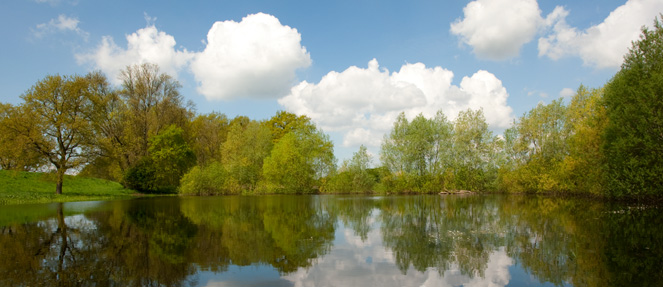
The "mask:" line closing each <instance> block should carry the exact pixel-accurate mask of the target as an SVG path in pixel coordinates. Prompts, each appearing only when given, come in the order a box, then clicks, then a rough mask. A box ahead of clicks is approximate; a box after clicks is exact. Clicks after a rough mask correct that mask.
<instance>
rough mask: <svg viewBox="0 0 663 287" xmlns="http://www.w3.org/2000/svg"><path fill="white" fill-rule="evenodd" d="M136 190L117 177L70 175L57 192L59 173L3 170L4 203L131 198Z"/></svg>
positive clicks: (0, 187) (0, 190) (0, 200)
mask: <svg viewBox="0 0 663 287" xmlns="http://www.w3.org/2000/svg"><path fill="white" fill-rule="evenodd" d="M134 195H135V191H133V190H130V189H126V188H124V187H122V185H121V184H119V183H117V182H113V181H108V180H103V179H98V178H86V177H77V176H70V175H66V176H65V179H64V184H63V192H62V194H60V195H57V194H55V174H52V173H37V172H22V171H11V170H0V205H7V204H25V203H48V202H69V201H90V200H111V199H122V198H131V197H132V196H134Z"/></svg>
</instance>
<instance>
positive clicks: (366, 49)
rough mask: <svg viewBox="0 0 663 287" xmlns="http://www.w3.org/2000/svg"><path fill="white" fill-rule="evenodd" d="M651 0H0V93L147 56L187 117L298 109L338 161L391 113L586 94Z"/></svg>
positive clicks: (496, 122) (611, 70)
mask: <svg viewBox="0 0 663 287" xmlns="http://www.w3.org/2000/svg"><path fill="white" fill-rule="evenodd" d="M660 13H663V0H628V1H623V0H622V1H613V0H584V1H542V0H539V1H537V0H475V1H460V0H450V1H387V0H372V1H361V0H354V1H343V0H342V1H174V0H165V1H156V0H142V1H125V0H115V1H101V0H98V1H89V0H6V1H2V3H0V38H2V39H3V41H2V45H0V67H2V68H1V69H0V86H1V87H2V90H1V91H0V102H4V103H11V104H20V103H21V101H22V100H21V98H20V96H21V95H22V94H23V93H24V92H25V91H26V90H28V89H29V88H30V87H31V86H32V85H34V84H35V83H36V82H37V81H39V80H40V79H43V78H44V77H45V76H47V75H53V74H61V75H73V74H79V75H83V74H86V73H88V72H90V71H94V70H100V71H102V72H103V73H105V74H106V76H107V77H108V78H109V80H110V82H111V83H113V84H115V85H117V84H119V80H118V79H117V75H118V74H119V71H121V70H122V69H124V68H125V67H126V66H128V65H132V64H139V63H145V62H150V63H155V64H158V65H159V67H160V69H161V71H162V72H165V73H168V74H170V75H171V76H173V77H175V78H176V79H177V80H178V81H179V82H180V83H181V85H182V89H181V93H182V95H183V96H184V98H185V99H187V100H191V101H192V102H193V103H194V104H195V106H196V110H197V112H198V113H201V114H203V113H210V112H220V113H224V114H226V115H228V116H229V117H234V116H238V115H245V116H249V117H250V118H252V119H256V120H262V119H269V118H270V117H272V116H273V115H275V114H276V112H277V111H279V110H285V111H288V112H292V113H296V114H299V115H302V114H303V115H307V116H308V117H310V118H311V119H312V120H313V122H315V124H316V125H317V126H318V127H319V128H321V129H322V130H323V131H324V132H325V133H327V134H329V135H330V138H331V139H332V140H333V141H334V145H335V151H336V155H337V157H338V158H339V159H341V160H342V159H344V158H348V157H351V155H352V153H353V152H355V151H357V150H358V148H359V146H360V145H362V144H363V145H366V146H367V147H368V149H369V152H371V153H372V154H374V155H375V156H374V161H377V160H378V158H379V156H378V153H379V147H380V144H381V142H382V139H383V137H384V135H385V134H386V133H388V132H389V130H390V129H391V128H392V126H393V122H394V120H395V119H396V117H397V116H398V114H400V113H401V112H404V113H405V114H406V116H407V117H408V118H409V119H412V118H413V117H415V116H416V115H418V114H423V115H424V116H427V117H432V116H433V115H435V113H436V112H437V111H439V110H441V111H443V112H444V113H445V115H446V116H447V118H449V119H450V120H453V119H455V117H456V116H457V114H458V112H459V111H463V110H467V109H483V112H484V115H485V117H486V121H487V122H488V124H489V126H490V129H491V130H492V131H493V132H494V133H495V134H500V133H502V132H503V131H504V129H506V128H508V127H510V125H511V123H512V122H513V120H514V119H517V118H518V117H520V116H522V115H523V114H524V113H526V112H527V111H529V110H530V109H532V108H534V107H535V106H536V105H537V104H539V103H549V102H551V101H553V100H555V99H558V98H560V97H562V98H565V99H567V100H568V99H569V98H570V97H571V96H573V94H574V92H575V90H577V88H578V87H579V86H580V85H581V84H582V85H585V86H587V87H590V88H598V87H601V86H603V85H604V84H605V83H606V82H607V81H609V80H610V79H611V78H612V76H613V75H614V74H615V73H616V72H617V71H618V70H619V68H620V65H621V63H622V59H623V55H624V54H626V53H627V52H628V49H629V48H630V47H631V42H632V41H634V40H637V39H638V37H639V35H640V32H641V27H643V26H649V27H651V26H652V24H653V22H654V18H655V17H657V16H659V14H660Z"/></svg>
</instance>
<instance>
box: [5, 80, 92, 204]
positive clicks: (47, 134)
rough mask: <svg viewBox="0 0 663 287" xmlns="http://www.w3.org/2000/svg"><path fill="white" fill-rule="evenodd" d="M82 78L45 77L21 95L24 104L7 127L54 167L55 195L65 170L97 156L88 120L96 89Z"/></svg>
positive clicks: (60, 191) (59, 187) (60, 187)
mask: <svg viewBox="0 0 663 287" xmlns="http://www.w3.org/2000/svg"><path fill="white" fill-rule="evenodd" d="M89 79H90V77H82V76H60V75H54V76H47V77H45V78H44V79H42V80H40V81H38V82H37V83H36V84H35V85H34V86H32V87H31V88H30V89H29V90H28V91H27V92H26V93H25V94H24V95H23V96H21V97H22V98H23V100H24V101H25V102H24V104H23V105H21V106H20V107H19V108H18V111H17V113H16V114H15V116H14V117H12V121H11V122H10V123H9V124H8V127H9V128H10V129H11V130H12V131H13V132H15V133H16V134H17V135H20V139H19V140H20V141H25V142H27V143H28V144H29V146H30V147H31V148H32V149H33V150H34V151H35V152H38V153H40V154H41V155H42V156H43V157H44V158H46V160H47V161H48V162H49V163H50V164H52V165H53V167H54V168H55V173H56V175H57V177H56V178H57V180H56V189H55V191H56V193H57V194H61V193H62V182H63V180H64V174H65V172H66V171H67V170H69V169H72V168H77V167H80V166H81V165H84V164H85V163H87V162H89V160H90V158H92V157H93V156H94V155H96V154H97V153H96V148H95V146H94V145H93V143H94V140H93V138H94V137H93V128H92V124H91V123H90V117H91V115H92V114H93V111H94V104H93V102H92V100H91V98H92V94H93V93H95V91H96V90H95V89H94V88H93V85H92V84H91V81H90V80H89Z"/></svg>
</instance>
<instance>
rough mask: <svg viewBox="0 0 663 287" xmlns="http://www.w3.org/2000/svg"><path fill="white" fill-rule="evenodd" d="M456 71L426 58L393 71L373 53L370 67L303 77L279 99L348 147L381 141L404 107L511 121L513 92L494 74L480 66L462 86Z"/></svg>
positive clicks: (495, 123)
mask: <svg viewBox="0 0 663 287" xmlns="http://www.w3.org/2000/svg"><path fill="white" fill-rule="evenodd" d="M453 76H454V75H453V72H451V71H449V70H446V69H443V68H441V67H434V68H428V67H426V66H425V65H424V64H422V63H415V64H406V65H403V66H402V67H401V68H400V70H399V71H397V72H393V73H390V72H389V71H388V70H386V69H380V67H379V64H378V61H377V60H375V59H373V60H371V61H370V62H369V63H368V67H367V68H359V67H355V66H352V67H350V68H348V69H346V70H345V71H343V72H340V73H339V72H329V73H328V74H327V75H325V76H324V77H323V78H322V79H321V80H320V82H319V83H317V84H316V83H308V82H306V81H304V82H301V83H300V84H299V85H297V86H295V87H293V88H292V89H291V91H290V94H289V95H288V96H285V97H283V98H281V99H279V103H280V104H281V105H282V106H283V107H285V109H286V110H288V111H290V112H294V113H297V114H305V115H307V116H309V117H310V118H311V119H312V120H313V121H315V122H316V123H317V124H318V126H319V127H321V128H322V129H323V130H325V131H335V132H341V133H343V134H344V140H343V145H344V146H346V147H351V146H359V145H360V144H365V145H369V146H379V144H380V143H381V142H382V138H383V135H384V134H385V133H386V132H388V131H389V130H390V129H391V127H392V125H393V122H394V120H395V119H396V117H397V116H398V114H400V113H401V112H405V114H406V116H407V117H408V118H409V119H412V118H413V117H414V116H416V115H418V114H420V113H422V114H424V116H427V117H433V116H434V115H435V113H436V112H437V111H438V110H442V111H443V112H444V113H445V115H447V117H448V118H450V119H455V117H456V116H457V114H458V112H460V111H462V110H466V109H480V108H483V110H484V114H485V116H486V120H487V122H488V123H489V124H490V125H491V126H492V127H494V128H506V127H508V126H509V125H510V122H511V119H512V115H511V114H512V109H511V107H509V106H508V105H507V102H506V100H507V98H508V96H509V95H508V93H507V91H506V89H505V88H504V87H503V86H502V82H501V81H500V80H499V79H497V77H495V75H493V74H491V73H489V72H487V71H482V70H480V71H478V72H476V73H475V74H474V75H472V76H471V77H467V76H466V77H463V79H462V80H461V82H460V85H458V86H456V85H452V83H451V82H452V79H453Z"/></svg>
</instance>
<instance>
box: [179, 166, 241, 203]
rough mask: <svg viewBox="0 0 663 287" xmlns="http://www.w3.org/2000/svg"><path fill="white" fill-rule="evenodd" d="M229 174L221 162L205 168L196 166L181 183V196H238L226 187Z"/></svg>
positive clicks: (235, 191) (234, 191)
mask: <svg viewBox="0 0 663 287" xmlns="http://www.w3.org/2000/svg"><path fill="white" fill-rule="evenodd" d="M227 180H228V173H227V172H226V170H225V168H224V167H223V165H222V164H221V163H219V162H212V163H209V164H208V165H205V166H194V167H193V168H192V169H191V170H189V172H188V173H186V174H185V175H184V176H183V177H182V180H181V181H180V188H179V190H178V191H179V194H182V195H222V194H236V193H237V190H230V189H228V188H227V186H226V181H227Z"/></svg>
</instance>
